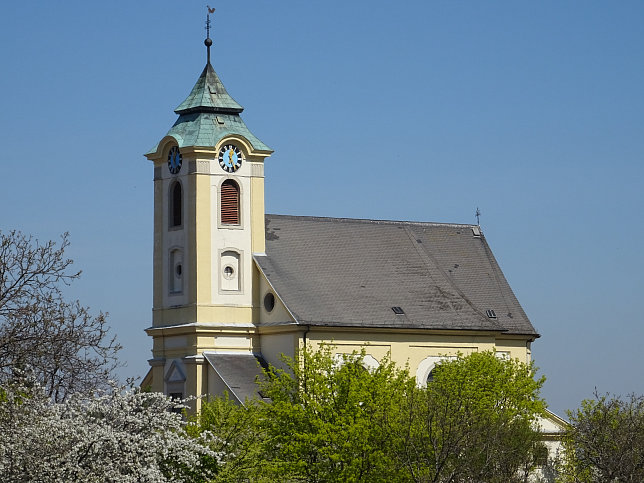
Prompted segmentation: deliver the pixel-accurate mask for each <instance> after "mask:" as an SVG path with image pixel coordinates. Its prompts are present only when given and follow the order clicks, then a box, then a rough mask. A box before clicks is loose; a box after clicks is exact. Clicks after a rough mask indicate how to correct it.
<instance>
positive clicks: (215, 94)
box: [148, 7, 273, 155]
mask: <svg viewBox="0 0 644 483" xmlns="http://www.w3.org/2000/svg"><path fill="white" fill-rule="evenodd" d="M213 12H214V8H213V9H211V8H210V7H208V13H209V14H210V13H213ZM206 18H207V20H206V31H207V32H208V35H207V37H206V40H205V41H204V45H205V46H206V49H207V52H208V57H207V61H206V67H205V68H204V70H203V72H202V73H201V75H200V76H199V79H197V83H196V84H195V86H194V87H193V88H192V91H191V92H190V95H189V96H188V97H187V98H186V100H185V101H183V102H182V103H181V104H180V105H179V107H177V108H176V109H175V110H174V112H176V113H177V114H179V119H177V121H176V122H175V123H174V126H172V127H171V128H170V131H168V136H172V137H174V138H175V140H176V141H177V144H178V145H179V147H180V148H183V147H186V146H216V145H217V143H218V142H219V141H220V140H221V139H223V138H224V137H226V136H231V135H236V136H241V137H243V138H245V139H246V140H247V141H248V142H249V143H250V144H251V145H252V147H253V149H254V150H256V151H257V152H262V153H268V154H270V153H272V152H273V150H272V149H271V148H269V147H268V146H266V145H265V144H264V143H263V142H261V141H260V140H259V139H257V137H255V135H253V133H251V132H250V131H249V129H248V128H247V127H246V124H244V121H243V120H242V118H241V117H240V116H239V113H240V112H242V111H243V110H244V108H243V107H242V106H240V105H239V104H238V103H237V101H235V99H233V98H232V97H230V94H228V92H227V91H226V88H225V87H224V84H223V83H222V82H221V80H220V79H219V76H218V75H217V73H216V72H215V69H213V67H212V65H211V64H210V47H211V46H212V40H211V39H210V16H209V15H208V16H207V17H206ZM158 149H159V144H158V143H157V145H156V146H155V147H154V148H153V149H152V150H150V152H148V155H149V154H153V153H156V152H157V150H158Z"/></svg>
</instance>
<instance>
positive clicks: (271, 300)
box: [264, 292, 275, 312]
mask: <svg viewBox="0 0 644 483" xmlns="http://www.w3.org/2000/svg"><path fill="white" fill-rule="evenodd" d="M274 307H275V295H273V294H272V293H271V292H268V293H267V294H266V295H264V308H265V309H266V312H271V311H272V310H273V308H274Z"/></svg>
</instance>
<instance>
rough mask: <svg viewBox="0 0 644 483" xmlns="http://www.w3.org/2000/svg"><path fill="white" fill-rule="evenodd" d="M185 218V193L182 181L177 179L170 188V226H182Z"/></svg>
mask: <svg viewBox="0 0 644 483" xmlns="http://www.w3.org/2000/svg"><path fill="white" fill-rule="evenodd" d="M182 218H183V193H182V189H181V183H179V182H178V181H175V183H174V184H173V185H172V188H171V189H170V227H176V226H181V222H182Z"/></svg>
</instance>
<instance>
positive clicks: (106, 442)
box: [0, 383, 215, 483]
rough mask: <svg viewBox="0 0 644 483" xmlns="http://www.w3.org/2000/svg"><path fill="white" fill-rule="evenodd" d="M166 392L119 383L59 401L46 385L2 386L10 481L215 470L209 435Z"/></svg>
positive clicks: (1, 422)
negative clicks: (194, 427) (187, 421)
mask: <svg viewBox="0 0 644 483" xmlns="http://www.w3.org/2000/svg"><path fill="white" fill-rule="evenodd" d="M175 406H176V404H175V403H174V402H173V401H171V400H170V399H169V398H168V397H166V396H164V395H163V394H159V393H146V392H141V391H139V390H132V389H130V390H127V391H119V390H113V391H111V392H109V393H105V394H102V395H98V396H95V397H91V398H82V397H80V396H72V397H71V398H70V399H69V400H67V401H65V402H63V403H54V402H52V401H51V399H50V398H48V397H47V396H46V394H45V393H44V391H43V390H42V388H41V387H39V386H35V385H33V384H25V383H16V384H13V385H11V386H5V387H3V388H0V474H1V475H3V480H4V481H15V482H21V481H39V482H43V483H46V482H61V481H83V482H99V481H100V482H104V481H118V482H165V481H171V482H182V481H206V480H207V479H208V478H209V477H210V476H212V475H211V474H210V473H211V470H209V469H208V468H204V467H203V462H204V461H206V462H208V461H211V462H214V461H215V460H214V455H213V454H212V451H211V450H209V449H208V448H207V446H206V445H204V444H203V442H202V441H200V440H197V439H194V438H190V437H188V436H187V435H186V434H185V433H184V431H183V425H184V422H183V419H182V416H181V415H180V414H177V413H174V412H172V411H171V409H173V407H175Z"/></svg>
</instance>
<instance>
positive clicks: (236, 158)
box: [219, 144, 243, 173]
mask: <svg viewBox="0 0 644 483" xmlns="http://www.w3.org/2000/svg"><path fill="white" fill-rule="evenodd" d="M242 160H243V156H242V153H241V151H240V149H239V148H238V147H237V146H235V145H234V144H226V145H225V146H222V147H221V149H220V150H219V166H221V169H223V170H224V171H227V172H229V173H234V172H235V171H237V170H238V169H239V168H241V165H242Z"/></svg>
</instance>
